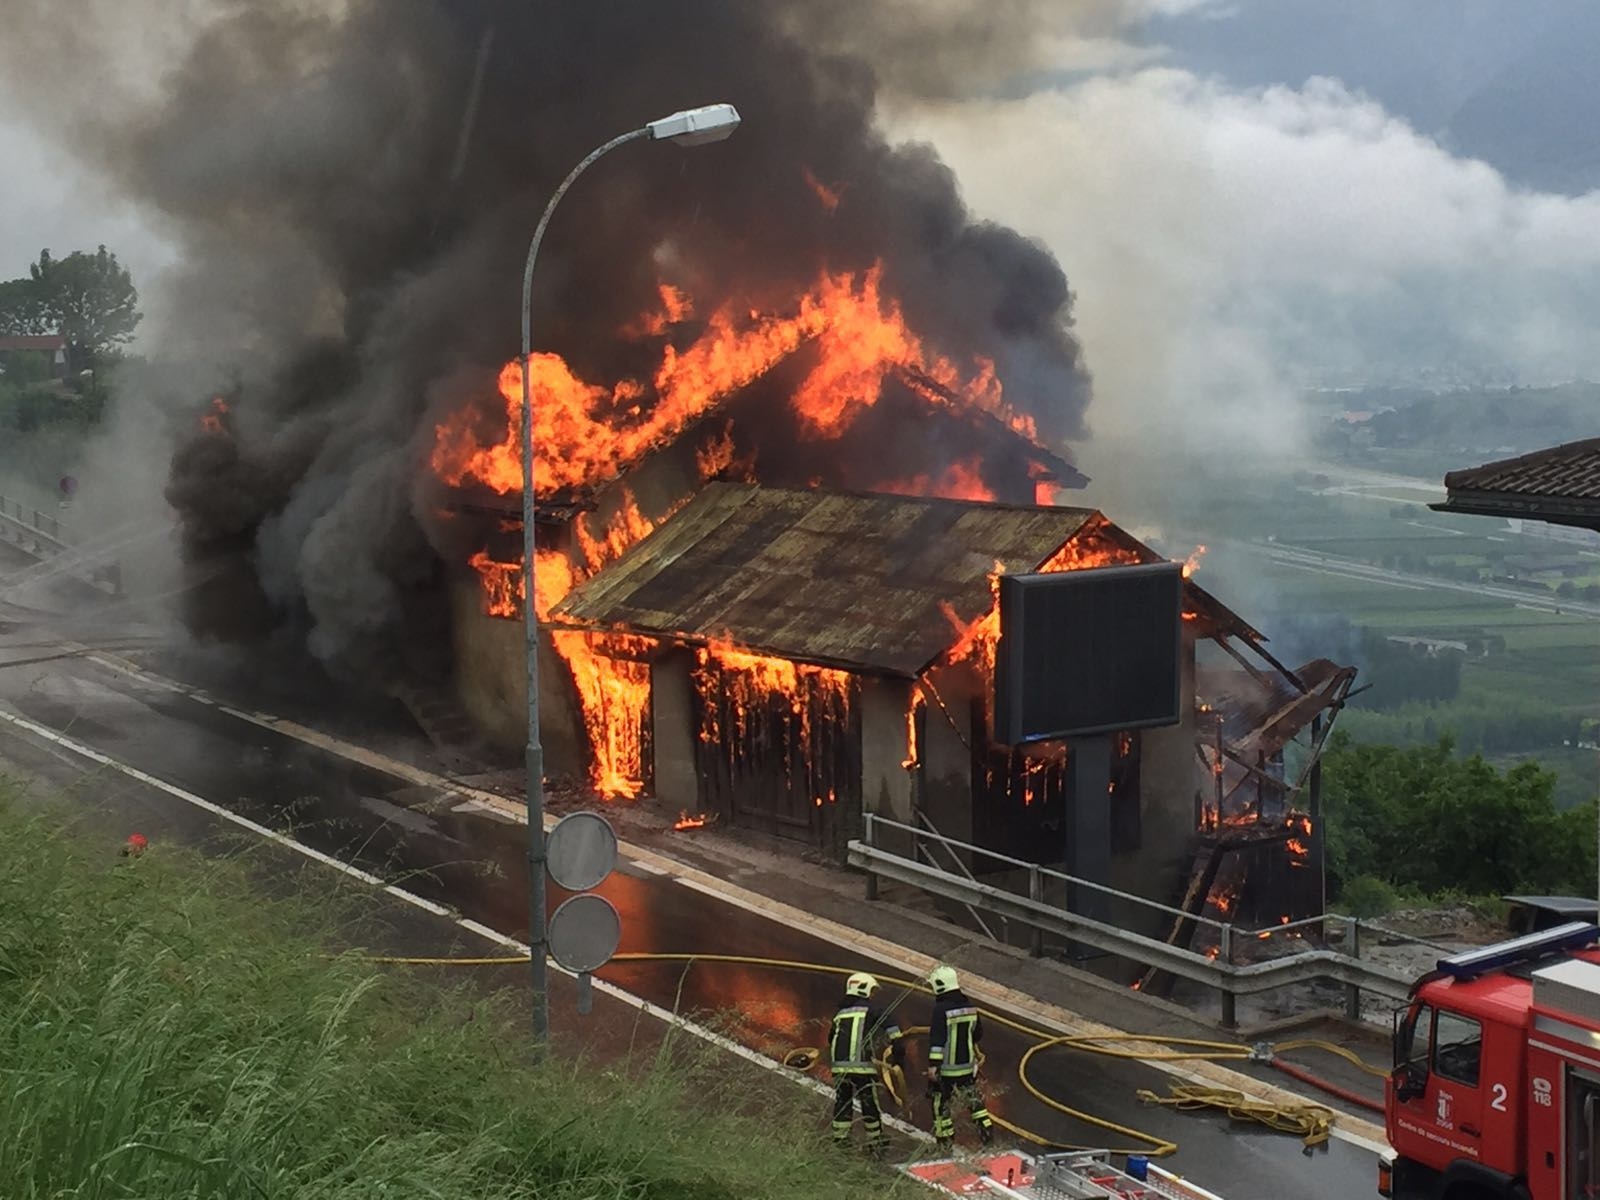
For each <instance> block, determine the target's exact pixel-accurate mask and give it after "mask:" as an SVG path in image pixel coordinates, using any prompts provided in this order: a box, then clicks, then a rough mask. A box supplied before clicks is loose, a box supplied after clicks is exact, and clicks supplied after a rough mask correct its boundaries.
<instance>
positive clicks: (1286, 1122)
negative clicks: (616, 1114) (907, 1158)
mask: <svg viewBox="0 0 1600 1200" xmlns="http://www.w3.org/2000/svg"><path fill="white" fill-rule="evenodd" d="M363 961H366V962H371V963H377V964H383V965H395V966H435V967H437V966H458V967H466V966H510V965H514V964H517V963H525V962H527V961H528V958H527V955H511V956H502V957H491V958H417V957H395V956H386V955H377V956H365V957H364V959H363ZM611 961H612V962H618V963H629V962H633V963H650V962H681V963H684V964H685V965H686V966H687V965H691V964H694V963H715V964H735V965H740V966H754V967H765V968H770V969H773V970H785V971H803V972H808V973H811V974H819V975H841V976H847V975H849V974H851V972H852V970H853V968H851V967H836V966H832V965H830V964H828V963H815V962H804V961H797V960H792V959H780V958H761V957H755V956H751V955H744V954H656V953H649V952H639V953H628V954H618V955H615V956H613V958H612V959H611ZM879 979H880V980H881V981H882V982H883V983H884V984H886V985H891V986H896V987H901V988H903V989H904V993H903V994H902V996H901V999H904V996H905V995H909V994H910V993H911V992H914V991H915V992H927V991H928V988H927V987H926V986H925V985H924V984H923V983H922V982H921V981H920V980H906V979H894V978H888V977H884V976H879ZM898 1003H899V1001H898V1000H897V1001H896V1004H898ZM979 1011H980V1012H981V1013H982V1014H983V1019H984V1020H985V1021H990V1022H993V1023H994V1024H997V1025H1003V1026H1006V1027H1007V1028H1009V1029H1013V1030H1015V1031H1016V1032H1018V1033H1021V1034H1023V1035H1024V1036H1026V1037H1030V1038H1033V1039H1035V1041H1034V1044H1033V1045H1032V1046H1030V1047H1028V1049H1027V1050H1026V1051H1025V1052H1024V1053H1023V1055H1022V1059H1021V1060H1020V1061H1019V1062H1018V1063H1017V1082H1018V1083H1019V1084H1021V1086H1022V1088H1023V1090H1024V1091H1026V1092H1027V1093H1028V1094H1029V1095H1030V1096H1032V1097H1033V1098H1034V1099H1035V1100H1037V1101H1039V1102H1040V1103H1041V1104H1043V1105H1045V1106H1046V1107H1047V1108H1050V1109H1052V1110H1053V1111H1055V1112H1058V1113H1061V1114H1062V1115H1063V1116H1066V1117H1070V1118H1071V1119H1073V1120H1075V1121H1079V1122H1081V1123H1082V1124H1085V1125H1088V1126H1090V1127H1092V1128H1096V1129H1103V1130H1105V1131H1106V1132H1107V1133H1113V1134H1116V1135H1117V1136H1119V1137H1125V1138H1128V1139H1130V1140H1131V1141H1133V1142H1136V1143H1138V1145H1137V1146H1135V1147H1132V1148H1127V1147H1124V1148H1113V1149H1112V1150H1111V1152H1112V1153H1114V1154H1140V1155H1144V1156H1145V1157H1148V1158H1162V1157H1165V1156H1167V1155H1170V1154H1172V1153H1174V1152H1175V1151H1176V1150H1177V1149H1178V1145H1177V1143H1176V1142H1172V1141H1169V1140H1167V1139H1166V1138H1163V1137H1160V1136H1158V1135H1156V1134H1153V1133H1148V1132H1146V1131H1144V1130H1141V1129H1133V1128H1130V1127H1128V1126H1126V1125H1120V1124H1118V1123H1117V1122H1115V1121H1111V1120H1108V1119H1106V1118H1105V1117H1099V1116H1096V1115H1094V1114H1093V1113H1089V1112H1085V1111H1084V1110H1082V1109H1079V1108H1073V1107H1072V1106H1071V1105H1068V1104H1065V1103H1063V1102H1062V1101H1060V1100H1058V1099H1056V1098H1055V1097H1054V1096H1051V1095H1049V1094H1048V1093H1046V1092H1044V1091H1042V1090H1041V1089H1040V1088H1038V1087H1037V1086H1035V1084H1034V1083H1033V1082H1032V1081H1031V1080H1030V1079H1029V1078H1028V1066H1029V1063H1031V1062H1032V1061H1033V1059H1034V1058H1035V1057H1036V1056H1037V1055H1039V1054H1042V1053H1044V1052H1045V1051H1047V1050H1054V1049H1070V1050H1075V1051H1079V1052H1081V1053H1085V1054H1098V1055H1101V1056H1103V1057H1107V1058H1121V1059H1130V1060H1133V1061H1136V1062H1143V1063H1156V1062H1184V1061H1189V1062H1193V1061H1209V1062H1230V1061H1231V1062H1263V1063H1266V1064H1268V1065H1269V1066H1272V1067H1273V1068H1274V1069H1276V1070H1279V1071H1282V1072H1283V1073H1284V1074H1287V1075H1289V1076H1291V1077H1292V1078H1295V1079H1298V1080H1300V1081H1301V1082H1302V1083H1306V1084H1309V1085H1310V1086H1312V1087H1316V1088H1318V1089H1320V1090H1323V1091H1326V1092H1328V1093H1329V1094H1331V1095H1335V1096H1338V1097H1339V1098H1341V1099H1343V1100H1345V1101H1347V1102H1348V1103H1351V1104H1355V1105H1358V1106H1360V1107H1363V1108H1367V1109H1370V1110H1375V1111H1379V1112H1381V1111H1382V1109H1383V1106H1382V1105H1381V1104H1379V1103H1377V1102H1376V1101H1373V1100H1371V1099H1369V1098H1368V1097H1366V1096H1362V1095H1361V1094H1360V1093H1358V1092H1353V1091H1350V1090H1349V1089H1346V1088H1343V1087H1340V1086H1339V1085H1337V1084H1334V1083H1332V1082H1330V1081H1328V1080H1325V1079H1322V1078H1321V1077H1320V1076H1318V1075H1316V1074H1314V1073H1313V1072H1311V1071H1310V1070H1308V1069H1306V1068H1304V1067H1301V1066H1300V1065H1299V1064H1297V1063H1291V1062H1287V1061H1285V1060H1284V1059H1283V1057H1282V1055H1284V1054H1287V1053H1293V1052H1294V1051H1297V1050H1315V1051H1319V1052H1321V1053H1326V1054H1332V1055H1335V1056H1336V1057H1339V1058H1342V1059H1344V1060H1345V1061H1347V1062H1349V1063H1350V1064H1352V1065H1353V1066H1355V1067H1357V1068H1358V1069H1359V1070H1361V1071H1363V1072H1365V1073H1366V1074H1368V1075H1372V1076H1376V1077H1378V1078H1384V1077H1386V1076H1387V1075H1388V1072H1387V1071H1385V1070H1383V1069H1382V1068H1381V1067H1375V1066H1373V1065H1372V1064H1370V1063H1368V1062H1366V1061H1364V1060H1363V1059H1362V1058H1361V1057H1360V1056H1359V1055H1357V1054H1355V1053H1354V1052H1353V1051H1351V1050H1348V1049H1346V1048H1345V1047H1343V1046H1340V1045H1337V1044H1335V1043H1333V1042H1328V1041H1323V1040H1320V1039H1315V1038H1298V1039H1294V1040H1291V1041H1286V1042H1278V1043H1275V1044H1273V1045H1270V1046H1269V1045H1264V1044H1263V1045H1256V1046H1246V1045H1243V1044H1241V1043H1238V1042H1221V1041H1205V1040H1201V1039H1198V1038H1172V1037H1167V1036H1165V1035H1162V1034H1133V1033H1120V1034H1105V1035H1096V1034H1070V1035H1065V1036H1058V1035H1056V1034H1052V1033H1050V1032H1049V1031H1047V1030H1042V1029H1036V1028H1034V1027H1033V1026H1030V1025H1027V1024H1025V1023H1023V1022H1021V1021H1017V1020H1013V1019H1012V1018H1010V1017H1007V1016H1005V1015H1004V1014H1002V1013H996V1012H992V1011H990V1010H989V1009H986V1008H980V1010H979ZM927 1032H928V1027H927V1026H925V1025H921V1026H912V1027H910V1028H907V1029H904V1030H902V1033H903V1034H904V1036H906V1037H916V1036H925V1035H926V1034H927ZM1117 1043H1144V1044H1145V1045H1146V1046H1148V1045H1150V1044H1156V1045H1162V1046H1166V1047H1167V1049H1166V1050H1161V1051H1155V1052H1152V1051H1149V1050H1146V1049H1142V1048H1141V1049H1131V1048H1126V1047H1122V1046H1119V1045H1117ZM779 1061H780V1062H781V1063H782V1064H783V1065H784V1066H785V1067H788V1068H789V1069H791V1070H794V1071H798V1072H800V1073H802V1074H806V1073H809V1072H811V1071H814V1070H815V1069H816V1068H817V1066H818V1065H819V1064H820V1063H821V1062H822V1051H821V1050H820V1049H819V1048H818V1047H815V1046H797V1047H794V1048H793V1049H791V1050H789V1051H787V1052H785V1053H784V1054H783V1056H782V1057H781V1059H780V1060H779ZM978 1061H979V1065H980V1067H981V1065H982V1063H983V1055H982V1052H981V1051H980V1052H979V1060H978ZM878 1072H879V1075H878V1077H879V1080H880V1081H881V1082H882V1084H883V1086H884V1090H885V1091H886V1092H887V1093H888V1095H889V1096H890V1098H891V1099H892V1100H893V1101H894V1102H895V1105H896V1106H897V1107H898V1108H900V1109H904V1108H905V1107H906V1106H907V1104H908V1101H909V1097H908V1093H907V1087H906V1077H905V1072H904V1070H902V1069H901V1068H900V1067H899V1066H897V1065H895V1064H894V1063H892V1062H891V1061H890V1060H889V1052H888V1050H885V1051H884V1052H883V1054H882V1055H881V1056H880V1058H879V1060H878ZM1137 1095H1138V1098H1139V1099H1140V1100H1141V1101H1143V1102H1144V1103H1146V1104H1157V1105H1163V1106H1167V1107H1171V1108H1175V1109H1177V1110H1179V1111H1181V1112H1188V1111H1198V1110H1202V1109H1205V1110H1216V1111H1222V1112H1225V1113H1227V1114H1228V1116H1229V1117H1231V1118H1232V1119H1234V1120H1239V1121H1254V1122H1256V1123H1258V1124H1261V1125H1265V1126H1267V1127H1268V1128H1269V1129H1274V1130H1276V1131H1278V1132H1280V1133H1292V1134H1295V1135H1296V1136H1298V1137H1300V1138H1301V1140H1302V1141H1303V1142H1304V1144H1305V1145H1306V1147H1307V1148H1308V1149H1309V1148H1311V1147H1313V1146H1318V1145H1321V1144H1323V1143H1325V1142H1326V1141H1327V1140H1328V1137H1329V1134H1330V1131H1331V1128H1332V1121H1333V1118H1334V1116H1335V1113H1334V1111H1333V1110H1332V1109H1330V1108H1327V1107H1325V1106H1323V1105H1320V1104H1286V1103H1272V1102H1268V1101H1261V1100H1253V1099H1251V1098H1250V1097H1248V1096H1245V1095H1244V1094H1243V1093H1241V1092H1238V1091H1234V1090H1232V1089H1229V1088H1221V1087H1208V1086H1205V1085H1202V1084H1173V1085H1171V1086H1170V1088H1169V1094H1168V1095H1166V1096H1161V1095H1158V1094H1157V1093H1155V1092H1152V1091H1150V1090H1148V1089H1145V1088H1141V1089H1140V1090H1139V1091H1138V1093H1137ZM991 1115H992V1116H993V1120H994V1123H995V1124H996V1125H998V1126H1000V1127H1001V1128H1002V1129H1005V1130H1006V1131H1007V1132H1009V1133H1011V1134H1012V1135H1013V1136H1015V1137H1018V1138H1021V1139H1022V1140H1024V1141H1027V1142H1031V1143H1032V1144H1034V1145H1036V1146H1040V1147H1042V1148H1046V1149H1051V1150H1086V1149H1106V1148H1107V1147H1105V1146H1093V1147H1091V1146H1083V1145H1077V1144H1073V1143H1067V1142H1057V1141H1053V1140H1051V1139H1049V1138H1046V1137H1044V1136H1042V1135H1041V1134H1038V1133H1036V1132H1034V1131H1033V1130H1031V1129H1025V1128H1023V1127H1021V1126H1019V1125H1015V1124H1013V1123H1011V1122H1010V1121H1007V1120H1005V1119H1004V1118H1003V1117H1000V1116H994V1115H993V1114H991Z"/></svg>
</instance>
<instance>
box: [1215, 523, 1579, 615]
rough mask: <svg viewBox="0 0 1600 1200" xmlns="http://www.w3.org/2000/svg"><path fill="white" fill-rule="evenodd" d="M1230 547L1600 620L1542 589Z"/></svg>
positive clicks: (1394, 583)
mask: <svg viewBox="0 0 1600 1200" xmlns="http://www.w3.org/2000/svg"><path fill="white" fill-rule="evenodd" d="M1227 544H1228V545H1229V546H1232V547H1234V548H1236V549H1239V550H1243V551H1245V552H1246V553H1249V554H1256V555H1259V556H1261V557H1264V558H1269V559H1271V560H1272V561H1274V562H1278V563H1282V564H1284V565H1285V566H1291V567H1298V568H1300V569H1302V570H1307V571H1316V572H1320V573H1321V574H1324V575H1338V576H1342V577H1344V578H1346V579H1365V580H1369V581H1371V582H1373V583H1380V584H1387V585H1389V586H1391V587H1405V588H1413V589H1419V590H1420V589H1423V588H1428V589H1432V590H1435V591H1441V592H1463V593H1465V594H1467V595H1469V596H1481V597H1483V598H1484V599H1486V600H1505V601H1509V602H1511V603H1513V604H1516V605H1518V606H1519V607H1522V608H1528V609H1533V610H1535V611H1538V612H1547V613H1560V614H1561V615H1563V616H1566V615H1568V614H1570V615H1573V616H1579V617H1591V618H1600V604H1594V603H1590V602H1586V601H1582V600H1568V599H1564V598H1562V597H1560V596H1555V595H1552V594H1551V593H1549V592H1545V591H1543V590H1542V589H1541V590H1540V591H1534V590H1533V589H1531V588H1530V589H1528V590H1526V591H1524V590H1523V589H1521V588H1514V587H1506V586H1505V585H1503V584H1494V583H1464V582H1462V581H1460V580H1455V579H1439V578H1436V577H1435V576H1432V575H1418V574H1415V573H1413V572H1411V571H1396V570H1393V569H1391V568H1389V567H1375V566H1373V565H1372V564H1371V563H1364V562H1361V561H1360V560H1359V559H1354V558H1345V557H1343V556H1341V555H1337V554H1323V553H1322V552H1320V551H1313V550H1301V549H1298V548H1297V547H1294V546H1283V545H1279V544H1277V543H1275V542H1254V541H1252V542H1229V543H1227Z"/></svg>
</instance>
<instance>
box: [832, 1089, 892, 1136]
mask: <svg viewBox="0 0 1600 1200" xmlns="http://www.w3.org/2000/svg"><path fill="white" fill-rule="evenodd" d="M837 1080H838V1083H837V1086H836V1087H835V1088H834V1092H833V1140H834V1141H835V1142H837V1143H838V1144H839V1145H841V1146H843V1145H846V1144H847V1143H848V1142H849V1141H850V1130H851V1128H852V1127H853V1126H854V1125H855V1113H856V1106H857V1105H860V1107H861V1125H862V1127H863V1128H864V1129H865V1130H866V1131H867V1146H868V1147H869V1148H871V1149H873V1150H881V1149H883V1148H884V1147H886V1146H887V1145H888V1144H889V1138H888V1135H886V1134H885V1133H884V1132H883V1112H882V1110H881V1109H879V1107H878V1077H877V1076H876V1075H840V1076H837Z"/></svg>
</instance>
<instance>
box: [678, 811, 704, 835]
mask: <svg viewBox="0 0 1600 1200" xmlns="http://www.w3.org/2000/svg"><path fill="white" fill-rule="evenodd" d="M706 820H707V817H706V815H705V814H704V813H700V814H699V815H697V816H690V815H689V810H688V809H686V808H682V809H679V810H678V819H677V820H676V821H674V822H673V823H672V828H673V829H675V830H677V831H678V832H680V833H681V832H683V831H684V830H685V829H704V828H705V827H706Z"/></svg>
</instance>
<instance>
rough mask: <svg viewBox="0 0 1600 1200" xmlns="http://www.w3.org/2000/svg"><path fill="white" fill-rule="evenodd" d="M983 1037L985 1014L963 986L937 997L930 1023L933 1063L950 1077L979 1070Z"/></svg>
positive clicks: (930, 1048)
mask: <svg viewBox="0 0 1600 1200" xmlns="http://www.w3.org/2000/svg"><path fill="white" fill-rule="evenodd" d="M981 1041H983V1018H981V1017H980V1016H978V1009H977V1006H976V1005H974V1004H973V1003H972V1001H971V1000H968V999H967V997H966V996H965V995H964V994H963V993H962V992H961V990H960V989H959V988H958V989H957V990H955V991H953V992H946V993H945V994H944V995H942V996H937V997H935V998H934V1001H933V1020H931V1021H930V1022H929V1023H928V1065H929V1066H930V1067H936V1068H938V1071H939V1074H940V1075H942V1076H944V1077H945V1078H948V1079H959V1078H961V1077H962V1076H966V1075H975V1074H977V1071H978V1043H979V1042H981Z"/></svg>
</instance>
